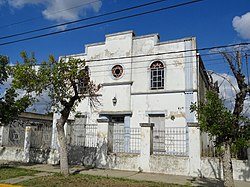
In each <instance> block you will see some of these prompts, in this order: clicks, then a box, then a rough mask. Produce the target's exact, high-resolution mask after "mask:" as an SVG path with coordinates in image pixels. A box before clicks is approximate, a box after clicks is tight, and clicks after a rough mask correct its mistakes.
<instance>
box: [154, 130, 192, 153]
mask: <svg viewBox="0 0 250 187" xmlns="http://www.w3.org/2000/svg"><path fill="white" fill-rule="evenodd" d="M154 134H157V136H154ZM153 152H154V154H165V155H183V156H187V155H188V131H187V128H186V127H173V128H171V127H169V128H165V131H164V130H158V129H154V130H153Z"/></svg>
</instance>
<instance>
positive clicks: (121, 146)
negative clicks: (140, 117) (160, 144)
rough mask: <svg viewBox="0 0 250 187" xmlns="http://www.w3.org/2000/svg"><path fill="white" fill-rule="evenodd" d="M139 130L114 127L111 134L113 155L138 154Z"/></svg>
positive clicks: (139, 143)
mask: <svg viewBox="0 0 250 187" xmlns="http://www.w3.org/2000/svg"><path fill="white" fill-rule="evenodd" d="M140 145H141V129H140V128H124V127H116V128H114V132H113V152H114V153H135V154H138V153H140Z"/></svg>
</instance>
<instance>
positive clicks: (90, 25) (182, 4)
mask: <svg viewBox="0 0 250 187" xmlns="http://www.w3.org/2000/svg"><path fill="white" fill-rule="evenodd" d="M201 1H204V0H194V1H188V2H185V3H181V4H176V5H172V6H167V7H163V8H159V9H154V10H150V11H145V12H142V13H137V14H132V15H128V16H123V17H118V18H114V19H109V20H106V21H101V22H97V23H92V24H88V25H83V26H79V27H74V28H70V29H65V30H62V31H56V32H51V33H47V34H41V35H37V36H32V37H27V38H23V39H19V40H13V41H9V42H4V43H0V46H3V45H8V44H12V43H18V42H22V41H27V40H33V39H37V38H42V37H46V36H51V35H55V34H60V33H64V32H69V31H73V30H78V29H83V28H87V27H92V26H96V25H101V24H104V23H110V22H115V21H120V20H124V19H128V18H133V17H137V16H142V15H146V14H150V13H155V12H159V11H163V10H167V9H172V8H177V7H181V6H185V5H189V4H194V3H198V2H201Z"/></svg>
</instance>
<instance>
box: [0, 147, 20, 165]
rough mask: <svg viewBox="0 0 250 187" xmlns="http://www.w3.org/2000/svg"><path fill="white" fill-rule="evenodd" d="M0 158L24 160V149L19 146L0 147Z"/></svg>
mask: <svg viewBox="0 0 250 187" xmlns="http://www.w3.org/2000/svg"><path fill="white" fill-rule="evenodd" d="M0 160H7V161H16V162H23V161H24V150H23V148H19V147H0Z"/></svg>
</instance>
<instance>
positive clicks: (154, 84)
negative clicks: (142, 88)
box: [150, 61, 164, 90]
mask: <svg viewBox="0 0 250 187" xmlns="http://www.w3.org/2000/svg"><path fill="white" fill-rule="evenodd" d="M150 71H151V76H150V77H151V79H150V83H151V90H158V89H164V66H163V63H162V62H160V61H155V62H153V63H152V64H151V66H150Z"/></svg>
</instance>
